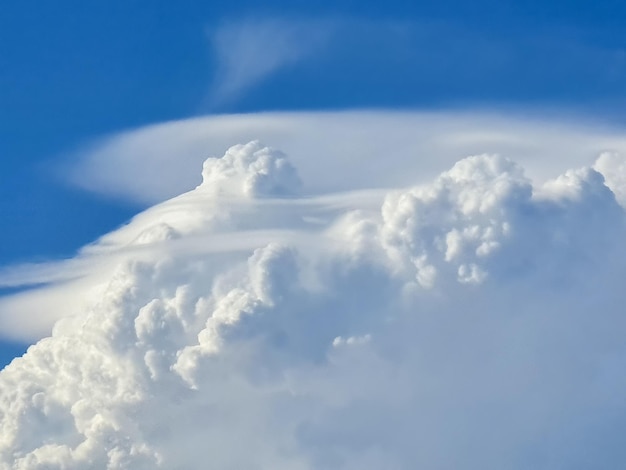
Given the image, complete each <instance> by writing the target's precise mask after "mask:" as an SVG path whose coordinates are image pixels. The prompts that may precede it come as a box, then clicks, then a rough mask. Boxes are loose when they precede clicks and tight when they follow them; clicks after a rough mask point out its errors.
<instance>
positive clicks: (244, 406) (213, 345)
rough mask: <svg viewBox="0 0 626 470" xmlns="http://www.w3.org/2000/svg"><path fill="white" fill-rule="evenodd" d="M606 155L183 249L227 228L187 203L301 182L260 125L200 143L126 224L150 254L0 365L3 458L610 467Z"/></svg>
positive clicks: (496, 164) (614, 251)
mask: <svg viewBox="0 0 626 470" xmlns="http://www.w3.org/2000/svg"><path fill="white" fill-rule="evenodd" d="M600 167H601V169H602V171H603V172H605V173H603V174H600V173H599V172H598V171H595V170H592V169H582V170H576V171H568V172H566V173H564V174H563V175H562V176H560V177H558V178H556V179H555V180H553V181H550V182H548V183H547V184H546V185H545V186H544V187H541V188H534V187H533V185H532V184H531V182H530V181H529V180H528V179H527V178H526V177H525V176H524V174H523V171H522V169H521V168H520V167H519V166H518V165H516V164H515V163H513V162H511V161H509V160H507V159H506V158H503V157H498V156H491V155H479V156H474V157H469V158H466V159H463V160H461V161H460V162H458V163H457V164H456V165H454V167H453V168H451V169H450V170H449V171H447V172H444V173H443V174H441V175H440V176H439V177H438V178H436V179H435V180H434V181H433V182H432V183H431V184H429V185H422V186H419V187H415V188H410V189H405V190H400V191H396V192H393V193H391V194H389V195H388V196H387V197H386V198H385V200H384V202H383V203H382V207H381V208H380V210H379V211H376V212H372V211H368V210H362V209H361V210H356V211H355V210H351V208H347V209H346V210H345V211H343V212H342V211H339V212H337V211H335V212H332V211H331V212H328V213H329V214H335V216H334V218H332V219H331V220H329V221H327V222H326V223H323V224H321V225H320V224H317V225H315V224H314V225H312V226H311V225H307V224H306V223H304V222H302V219H304V218H307V217H308V218H312V217H314V216H316V215H317V212H315V211H317V210H319V208H316V209H315V210H313V209H310V208H309V209H307V207H309V206H308V205H302V204H300V202H299V201H298V200H297V199H287V200H285V201H283V203H281V205H270V206H267V207H266V208H265V209H262V210H265V211H270V210H271V211H275V212H276V214H274V218H272V217H269V220H272V221H274V222H276V223H281V224H284V223H286V221H288V222H290V223H294V224H296V221H298V218H297V217H294V212H295V213H299V216H300V221H299V222H297V224H296V225H295V226H296V228H297V229H298V230H301V232H299V235H298V234H296V236H294V237H293V238H292V239H290V240H288V241H285V240H282V241H273V242H269V243H265V242H259V246H257V247H255V248H252V249H244V250H238V251H235V252H232V253H228V254H227V255H228V256H227V260H226V261H224V260H223V259H222V258H223V257H224V256H225V255H224V254H223V253H213V252H207V251H202V250H200V249H189V250H186V251H185V250H180V249H178V248H177V246H178V245H177V243H179V242H181V241H185V240H188V241H189V242H190V241H191V237H194V236H196V237H197V236H202V234H205V235H206V233H207V232H208V233H211V231H215V230H221V229H222V228H220V227H218V226H216V225H214V224H212V222H211V221H212V220H214V219H213V218H212V217H211V215H210V214H207V216H206V217H204V218H201V219H200V220H201V223H199V222H198V214H199V213H202V212H203V211H214V210H220V211H227V212H228V211H230V213H231V216H230V218H229V220H228V223H229V224H230V225H231V227H246V230H249V229H250V227H253V226H254V225H255V223H256V224H260V225H261V226H263V227H265V224H267V223H268V217H266V216H268V215H269V213H268V212H262V213H261V216H259V218H258V220H255V219H252V220H250V217H251V216H250V214H251V213H253V209H255V208H261V206H256V205H254V204H255V201H254V200H253V199H249V198H250V197H251V196H255V197H274V196H277V195H284V194H289V195H293V194H295V193H294V190H295V189H296V186H297V184H296V181H297V179H296V178H295V170H293V168H292V167H291V166H290V165H289V164H288V162H287V160H286V159H285V157H284V155H282V154H279V153H276V152H274V151H271V150H269V149H266V148H264V147H262V146H261V145H260V144H258V143H256V142H253V143H250V144H247V145H244V146H236V147H233V148H232V149H230V150H229V151H228V152H227V153H226V155H225V156H224V157H223V158H222V159H209V160H208V161H207V163H206V164H205V166H204V169H203V178H204V182H203V184H202V185H201V186H200V188H198V189H197V190H196V191H192V193H193V197H191V196H189V197H187V199H186V202H185V204H182V203H181V201H180V200H177V201H175V202H176V204H174V205H173V206H171V207H178V208H179V209H180V212H177V213H175V216H174V215H172V213H171V212H168V211H165V210H164V209H163V210H161V211H159V210H156V208H155V209H153V210H152V211H153V212H152V214H158V216H153V217H152V218H146V217H144V218H141V217H139V218H137V219H136V220H135V221H134V222H133V223H131V225H132V224H140V223H141V230H139V228H137V229H136V230H135V229H133V228H132V227H127V228H125V229H122V230H125V231H126V232H125V233H126V234H125V235H124V236H121V235H119V236H120V237H121V238H122V239H125V240H126V239H128V240H130V241H131V242H132V243H134V244H139V245H141V246H144V245H147V246H154V247H158V249H154V250H153V251H148V252H145V253H144V254H143V255H142V256H141V257H139V256H138V255H137V257H136V259H135V258H133V256H134V255H132V253H131V256H130V257H129V258H128V259H127V260H126V261H125V262H124V263H122V264H121V265H120V266H119V267H118V268H117V270H116V272H115V274H114V275H113V276H112V277H111V279H110V281H109V284H108V286H106V287H105V288H104V289H103V291H102V292H103V293H102V295H100V296H99V297H98V298H97V299H94V302H93V303H92V305H91V307H90V308H89V309H88V310H86V311H85V312H83V314H81V315H79V316H76V317H73V318H66V319H63V320H61V322H60V323H59V324H58V325H57V327H56V328H55V331H54V334H53V336H52V337H51V338H47V339H44V340H42V341H40V342H39V343H38V344H36V345H34V346H33V347H31V348H30V349H29V351H28V353H27V354H26V355H25V356H24V357H23V358H20V359H17V360H15V361H14V362H13V363H12V364H11V365H9V366H8V367H7V368H6V369H5V370H4V371H2V373H1V374H0V468H2V469H4V468H6V469H36V468H40V469H43V468H59V469H61V468H64V469H72V468H76V469H78V468H81V469H84V468H94V469H95V468H98V469H100V468H111V469H113V468H115V469H124V468H129V469H130V468H132V469H141V468H181V469H186V468H189V469H191V468H198V466H199V465H200V466H203V465H210V466H211V467H212V468H220V469H228V468H251V469H254V468H259V469H261V468H275V469H302V470H304V469H315V468H328V469H338V470H348V469H356V468H359V469H372V470H374V469H380V468H398V469H400V468H435V467H436V468H442V469H459V468H464V469H478V468H480V469H484V468H512V469H517V468H519V469H522V468H528V467H529V466H531V467H533V468H539V469H551V468H555V467H556V468H559V467H562V468H593V467H594V466H603V467H611V466H614V465H613V464H614V463H615V462H619V461H623V458H624V457H626V455H624V450H623V446H622V445H621V442H620V439H619V438H618V437H616V436H618V435H619V433H617V432H616V429H620V428H621V427H623V425H625V424H626V406H625V405H624V400H623V396H624V393H625V392H626V381H625V380H624V379H623V374H622V373H621V372H622V368H623V367H622V364H623V361H624V360H625V359H626V348H625V347H624V342H623V338H622V334H621V332H622V331H623V329H624V327H626V318H624V315H623V314H622V310H623V309H622V306H623V304H624V300H626V299H624V294H623V289H621V288H620V281H621V279H623V276H624V274H626V272H625V271H626V263H624V261H623V260H624V259H626V258H624V256H623V255H624V254H625V253H624V247H623V241H622V240H623V236H624V210H623V208H622V207H620V206H619V205H618V203H617V201H616V199H615V196H614V193H613V192H612V191H611V189H609V186H607V184H605V180H606V181H607V183H609V182H612V181H618V180H619V178H621V177H622V176H621V175H613V174H612V173H610V170H609V169H608V168H611V169H614V168H615V166H614V165H609V166H607V165H606V162H604V163H603V161H602V160H600V163H598V164H597V165H596V168H598V169H599V168H600ZM603 175H604V176H603ZM610 184H613V183H610ZM205 191H207V192H208V193H209V194H210V199H211V200H213V201H215V204H208V205H207V204H206V201H207V199H206V198H203V197H199V196H198V194H201V193H204V192H205ZM233 195H235V196H245V201H247V202H245V201H244V202H245V204H250V205H251V206H250V207H251V209H250V210H248V211H240V210H238V209H237V210H236V209H235V205H240V204H241V201H235V200H233V198H232V197H231V196H233ZM196 196H198V197H196ZM183 202H184V201H183ZM188 206H193V209H194V210H189V207H188ZM268 207H269V209H268ZM182 208H185V210H183V209H182ZM168 210H169V209H168ZM260 210H261V209H260ZM307 210H311V211H313V212H312V213H308V212H306V211H307ZM149 212H150V211H149ZM149 212H148V213H149ZM164 214H165V215H164ZM167 214H169V215H167ZM186 218H192V219H193V221H186V220H185V219H186ZM240 218H246V222H245V224H244V223H243V222H242V221H240V220H239V219H240ZM147 221H148V222H150V221H151V222H152V225H151V224H150V223H147ZM191 222H193V223H191ZM302 227H304V228H302ZM281 228H282V225H281ZM137 233H139V235H137ZM131 235H132V236H131ZM116 236H117V235H115V234H113V235H112V238H111V239H116V238H115V237H116ZM311 239H313V240H315V241H312V240H311Z"/></svg>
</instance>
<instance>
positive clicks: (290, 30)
mask: <svg viewBox="0 0 626 470" xmlns="http://www.w3.org/2000/svg"><path fill="white" fill-rule="evenodd" d="M332 28H333V25H332V23H331V22H330V21H324V22H322V21H318V22H315V21H304V20H296V19H291V20H288V19H282V20H281V19H275V18H274V19H267V18H265V19H264V18H249V19H248V20H244V21H230V22H224V23H222V24H221V25H220V26H219V27H217V28H215V29H213V30H211V31H209V37H210V40H211V45H212V46H213V50H214V52H215V55H216V60H217V72H216V78H215V83H214V85H213V89H212V92H211V100H212V104H223V103H224V102H227V101H230V100H232V99H234V98H237V97H238V95H240V94H241V93H244V92H246V91H248V89H249V88H251V87H253V86H254V85H256V84H257V83H258V82H260V81H262V80H264V79H266V78H268V77H269V76H271V75H272V74H273V73H275V72H277V71H278V70H280V69H281V68H284V67H286V66H289V65H293V64H295V63H297V62H299V61H300V60H302V59H303V58H305V57H307V56H310V55H311V54H313V53H314V52H316V51H317V50H319V49H320V48H322V47H323V46H324V45H325V44H326V43H327V40H328V39H329V36H330V34H331V30H332Z"/></svg>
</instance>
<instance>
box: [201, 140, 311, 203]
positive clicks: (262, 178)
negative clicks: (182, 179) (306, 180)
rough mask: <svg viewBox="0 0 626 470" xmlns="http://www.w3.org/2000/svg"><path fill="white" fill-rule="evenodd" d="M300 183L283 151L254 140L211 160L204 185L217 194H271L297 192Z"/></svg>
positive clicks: (204, 177) (204, 176)
mask: <svg viewBox="0 0 626 470" xmlns="http://www.w3.org/2000/svg"><path fill="white" fill-rule="evenodd" d="M300 184H301V183H300V180H299V178H298V175H297V173H296V171H295V169H294V168H293V166H291V164H290V163H289V162H288V161H287V159H286V158H285V156H284V155H283V154H282V153H281V152H278V151H276V150H273V149H270V148H268V147H263V146H262V145H261V144H260V142H258V141H253V142H250V143H248V144H246V145H236V146H234V147H231V148H230V149H228V151H227V152H226V154H225V155H224V156H223V157H222V158H209V159H207V160H206V161H205V162H204V165H203V167H202V184H201V185H200V187H201V188H203V189H206V190H208V191H211V192H214V193H217V194H232V195H244V196H248V197H262V196H265V197H268V196H289V195H294V194H295V193H297V191H298V189H299V187H300Z"/></svg>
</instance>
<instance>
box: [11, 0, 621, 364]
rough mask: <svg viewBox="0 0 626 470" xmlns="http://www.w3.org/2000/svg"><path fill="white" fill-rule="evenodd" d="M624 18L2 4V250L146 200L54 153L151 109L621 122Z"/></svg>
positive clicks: (575, 13)
mask: <svg viewBox="0 0 626 470" xmlns="http://www.w3.org/2000/svg"><path fill="white" fill-rule="evenodd" d="M625 21H626V6H625V5H624V4H623V3H622V2H618V1H605V2H591V1H587V2H580V1H579V2H571V1H568V2H565V1H558V2H557V1H547V2H546V1H539V0H535V1H530V2H515V1H509V2H506V1H495V0H493V1H492V0H482V1H475V2H467V1H458V0H451V1H441V2H415V1H394V0H391V1H386V2H361V1H359V2H357V1H337V0H333V1H319V2H304V1H296V2H282V1H268V2H264V4H263V6H262V7H261V6H260V5H259V3H258V2H252V1H250V2H201V1H180V2H161V1H159V2H154V1H110V2H82V1H58V2H34V1H20V2H17V1H9V2H4V3H3V5H2V10H1V14H0V110H1V112H0V156H1V159H0V165H2V166H1V168H0V217H1V219H2V221H3V226H4V230H2V231H1V232H0V246H1V247H2V249H1V250H0V265H8V264H12V263H16V262H24V261H37V260H46V259H50V258H56V257H61V256H68V255H71V254H72V253H74V252H75V250H77V249H78V248H79V247H80V246H82V245H83V244H85V243H87V242H89V241H91V240H93V239H94V238H96V237H97V236H98V235H100V234H102V233H105V232H106V231H108V230H110V229H112V228H114V227H115V226H117V225H119V224H121V223H123V222H124V221H125V220H127V219H128V218H129V217H130V216H132V215H133V214H134V213H136V212H137V211H138V210H140V209H141V208H142V207H141V206H140V205H138V204H136V203H130V202H128V201H121V200H115V199H112V198H108V199H107V198H105V197H103V196H96V195H94V194H91V193H89V192H85V191H80V190H78V189H76V188H74V187H72V186H71V185H69V184H67V183H66V182H65V181H64V179H63V175H62V171H60V170H59V167H60V162H66V161H67V160H68V158H70V157H71V156H72V154H73V152H74V151H75V150H76V149H77V148H79V147H80V146H81V145H84V144H86V143H88V142H90V141H91V140H92V139H94V138H98V137H101V136H106V135H109V134H112V133H115V132H118V131H120V130H124V129H129V128H135V127H139V126H142V125H146V124H150V123H156V122H161V121H167V120H173V119H180V118H185V117H189V116H197V115H204V114H218V113H233V112H236V113H239V112H254V111H262V110H319V109H348V108H387V109H398V108H401V109H413V108H419V109H424V108H426V109H439V108H446V107H476V106H478V107H486V108H495V109H499V108H510V107H513V108H532V109H536V108H544V109H572V110H575V111H576V112H577V113H586V114H590V115H594V116H599V117H601V118H603V119H610V120H613V121H616V122H621V121H622V119H623V117H624V116H623V112H622V111H621V109H622V107H623V104H624V102H625V99H624V96H625V92H626V80H624V75H625V74H626V37H625V36H624V34H623V31H622V29H623V24H624V22H625ZM23 348H24V345H20V344H17V345H16V344H12V343H8V342H6V343H3V347H2V348H1V349H0V364H4V363H6V362H7V361H8V360H9V359H10V358H11V357H13V356H15V354H17V353H18V352H20V351H21V350H23Z"/></svg>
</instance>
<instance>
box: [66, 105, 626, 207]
mask: <svg viewBox="0 0 626 470" xmlns="http://www.w3.org/2000/svg"><path fill="white" fill-rule="evenodd" d="M256 139H259V140H261V141H263V142H270V143H271V144H272V145H273V146H275V147H277V148H280V149H281V150H283V151H284V152H286V153H287V154H289V155H290V156H291V158H292V161H293V163H294V164H295V165H296V166H297V168H298V170H299V173H300V176H301V179H302V181H303V187H302V191H303V192H304V193H305V194H324V193H327V192H338V191H347V190H353V189H370V188H389V187H398V186H408V185H412V184H415V183H418V182H427V181H429V180H430V179H432V178H434V177H436V176H437V174H439V173H440V172H442V171H444V170H446V169H447V168H449V167H450V166H452V165H453V164H454V163H455V162H456V161H457V160H458V159H459V158H461V157H463V156H465V155H474V154H481V153H490V154H500V155H506V156H507V157H509V158H512V159H514V160H515V161H517V162H519V163H520V164H522V165H523V166H524V168H525V169H526V171H527V173H528V176H529V177H530V178H531V179H533V180H536V181H538V182H541V181H544V180H547V179H549V178H552V177H554V176H557V175H558V174H559V172H560V171H562V169H563V168H564V167H579V166H583V165H590V164H591V163H592V162H593V161H594V160H595V159H596V158H597V156H598V155H599V154H600V153H602V152H605V151H613V152H621V153H622V154H626V136H625V135H624V134H623V133H622V132H621V131H619V130H615V129H612V128H609V127H603V126H600V125H593V124H589V123H585V122H584V121H581V122H577V121H572V120H571V119H570V120H558V119H556V118H554V119H547V118H542V119H540V118H531V117H528V115H527V114H526V115H523V114H520V115H518V116H516V115H515V114H512V113H511V114H506V115H503V114H498V113H489V112H478V111H475V112H469V111H467V112H464V111H439V112H419V111H415V112H392V111H350V112H317V113H305V112H302V113H288V112H285V113H259V114H242V115H223V116H212V117H202V118H195V119H188V120H183V121H175V122H169V123H164V124H157V125H154V126H148V127H144V128H140V129H137V130H132V131H128V132H124V133H121V134H118V135H115V136H112V137H109V138H106V139H103V140H102V141H100V142H97V143H95V144H93V145H92V146H90V147H89V148H87V149H83V150H82V151H80V152H78V153H77V155H76V156H75V158H74V159H73V161H72V162H70V164H68V165H67V167H65V168H62V169H61V172H62V173H63V176H64V177H67V174H68V173H69V175H70V178H71V180H72V181H73V182H74V183H75V184H76V185H78V186H80V187H82V188H84V189H86V190H89V191H96V192H99V193H104V194H108V195H112V196H115V197H121V198H126V199H130V200H132V201H136V202H140V203H143V204H154V203H156V202H160V201H163V200H164V199H167V198H171V197H174V196H176V195H177V194H180V193H182V192H184V191H187V190H189V189H190V188H193V187H194V186H196V185H197V184H198V183H199V182H200V178H199V175H198V174H197V173H194V172H191V171H189V168H198V167H200V166H201V165H202V162H203V161H204V160H205V159H206V158H207V157H208V156H218V155H222V154H223V153H224V151H225V150H226V149H227V148H229V147H230V146H231V145H232V143H233V142H248V141H251V140H256ZM357 168H358V170H356V169H357Z"/></svg>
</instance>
